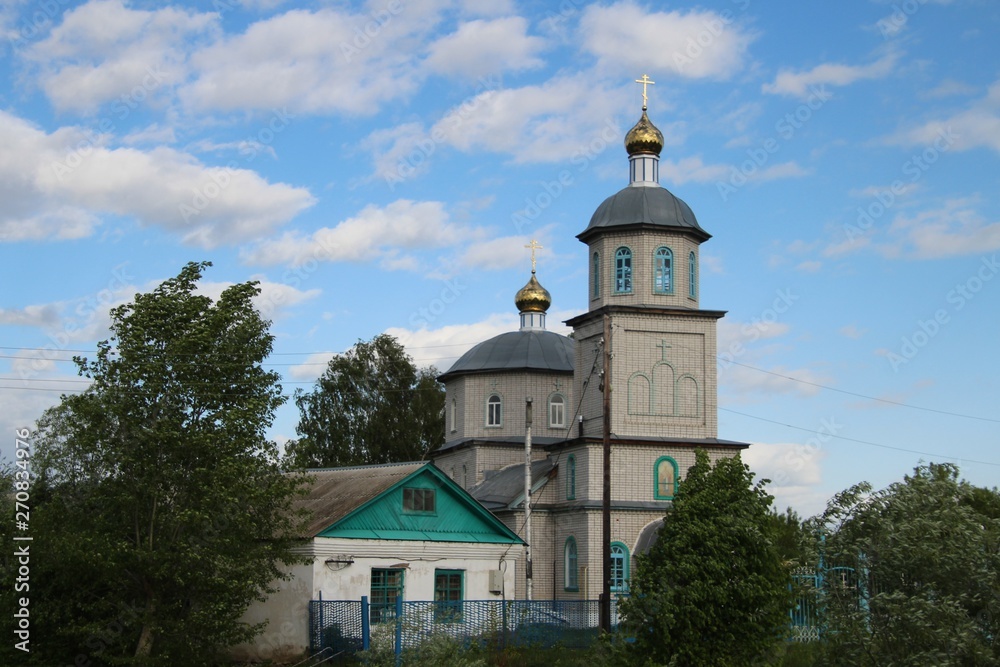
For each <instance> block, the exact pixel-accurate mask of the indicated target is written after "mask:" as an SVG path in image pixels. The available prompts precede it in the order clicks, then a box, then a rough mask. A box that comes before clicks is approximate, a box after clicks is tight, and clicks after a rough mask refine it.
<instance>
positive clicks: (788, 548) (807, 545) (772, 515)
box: [768, 507, 815, 567]
mask: <svg viewBox="0 0 1000 667" xmlns="http://www.w3.org/2000/svg"><path fill="white" fill-rule="evenodd" d="M768 519H769V520H770V522H771V531H772V533H773V534H774V544H775V547H776V548H777V550H778V555H779V556H781V559H782V560H783V561H784V562H785V563H786V564H787V565H789V566H791V567H804V566H814V565H815V550H814V549H813V548H812V547H813V540H812V536H811V533H810V532H809V531H808V530H807V529H806V526H805V524H804V523H803V521H802V519H801V517H799V515H798V513H797V512H796V511H795V510H793V509H792V508H791V507H788V508H785V513H784V514H779V513H778V512H776V511H774V510H773V508H772V511H771V512H769V513H768Z"/></svg>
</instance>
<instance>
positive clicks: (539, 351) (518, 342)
mask: <svg viewBox="0 0 1000 667" xmlns="http://www.w3.org/2000/svg"><path fill="white" fill-rule="evenodd" d="M574 345H575V341H574V340H573V339H572V338H569V337H568V336H561V335H559V334H557V333H552V332H551V331H511V332H508V333H504V334H500V335H499V336H494V337H493V338H490V339H489V340H487V341H484V342H482V343H480V344H479V345H476V346H475V347H473V348H472V349H471V350H469V351H468V352H466V353H465V354H463V355H462V356H461V357H459V359H458V361H456V362H455V363H454V364H453V365H452V367H451V368H449V369H448V372H446V373H442V374H441V375H439V376H438V380H441V381H442V382H444V381H445V380H450V379H451V378H453V377H456V376H458V375H465V374H471V373H487V372H490V371H519V370H534V371H555V372H557V373H572V372H573V346H574Z"/></svg>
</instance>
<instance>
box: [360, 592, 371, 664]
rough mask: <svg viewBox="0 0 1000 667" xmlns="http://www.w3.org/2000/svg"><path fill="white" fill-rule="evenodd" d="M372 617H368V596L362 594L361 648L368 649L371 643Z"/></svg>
mask: <svg viewBox="0 0 1000 667" xmlns="http://www.w3.org/2000/svg"><path fill="white" fill-rule="evenodd" d="M371 633H372V626H371V619H370V618H368V596H367V595H362V596H361V650H362V651H367V650H368V647H369V645H370V644H371Z"/></svg>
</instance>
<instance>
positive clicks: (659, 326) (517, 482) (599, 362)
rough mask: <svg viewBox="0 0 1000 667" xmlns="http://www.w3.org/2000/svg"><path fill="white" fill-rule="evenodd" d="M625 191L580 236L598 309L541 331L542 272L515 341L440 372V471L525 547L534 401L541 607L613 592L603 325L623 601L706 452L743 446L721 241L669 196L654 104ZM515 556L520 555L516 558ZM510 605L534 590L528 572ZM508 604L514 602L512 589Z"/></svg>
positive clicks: (525, 291)
mask: <svg viewBox="0 0 1000 667" xmlns="http://www.w3.org/2000/svg"><path fill="white" fill-rule="evenodd" d="M625 148H626V150H627V151H628V159H629V183H628V185H627V186H626V187H625V188H623V189H622V190H620V191H619V192H617V193H616V194H614V195H612V196H610V197H608V198H607V199H606V200H605V201H604V202H603V203H602V204H601V205H600V206H599V207H598V208H597V210H596V212H595V213H594V215H593V217H592V218H591V219H590V224H588V225H587V227H586V229H584V230H583V231H582V232H581V233H580V234H578V235H577V238H579V239H580V241H581V242H583V243H586V244H587V246H588V260H587V261H588V266H589V281H588V284H587V286H586V289H587V295H588V301H589V303H590V308H589V310H588V311H587V312H586V313H583V314H581V315H578V316H576V317H574V318H572V319H570V320H568V321H567V324H568V325H569V326H571V327H572V328H573V333H572V335H571V336H562V335H559V334H556V333H553V332H550V331H546V329H545V314H546V311H547V310H548V308H549V306H550V305H551V299H550V296H549V293H548V291H547V290H545V289H544V288H543V287H542V286H541V284H540V283H539V282H538V280H537V278H536V277H535V267H534V260H532V274H531V279H530V280H529V281H528V284H527V285H525V286H524V287H523V288H522V289H521V290H520V291H519V292H518V293H517V296H516V298H515V304H516V306H517V308H518V310H519V311H520V314H521V327H520V330H518V331H512V332H508V333H504V334H501V335H499V336H496V337H494V338H491V339H490V340H487V341H485V342H483V343H480V344H479V345H477V346H475V347H473V348H472V349H471V350H469V351H468V352H467V353H466V354H465V355H463V356H462V357H461V358H460V359H459V360H458V361H457V362H455V364H454V365H453V366H452V367H451V368H450V369H449V370H448V371H447V372H446V373H444V374H442V375H441V376H440V378H439V379H440V380H441V382H443V383H444V385H445V388H446V391H447V397H446V421H447V423H446V427H445V444H444V446H442V447H441V448H440V449H439V450H438V451H437V452H436V453H435V454H434V457H433V458H434V463H435V465H436V466H437V467H438V468H440V469H441V470H442V471H444V472H445V473H446V474H447V475H449V476H450V477H451V478H452V479H453V480H454V481H456V482H457V483H458V484H459V485H460V486H462V487H463V488H465V489H467V490H468V491H469V492H470V493H471V494H472V495H473V496H474V497H475V498H476V499H477V500H478V501H479V502H480V503H482V504H483V505H485V506H486V507H487V508H488V509H490V510H491V511H492V512H493V513H494V514H496V515H497V516H498V517H499V518H500V519H501V520H502V521H503V522H504V523H505V524H506V525H507V526H508V527H510V528H511V529H512V530H514V531H515V532H517V534H518V535H520V536H522V537H524V536H525V533H524V461H525V448H524V447H525V403H526V399H528V398H531V399H532V406H533V415H534V416H533V419H532V444H533V449H532V452H533V454H532V458H533V461H534V462H533V464H532V472H531V489H532V491H531V493H532V495H531V517H532V519H531V521H532V540H531V549H532V563H533V578H532V581H533V594H534V598H535V599H590V600H593V599H597V598H598V596H599V594H600V592H601V589H602V567H601V559H602V551H603V548H602V547H603V544H602V542H603V539H602V521H601V508H602V489H603V444H602V443H603V413H602V401H603V395H602V387H603V382H604V380H603V378H602V373H601V370H602V366H603V357H604V349H603V347H602V346H603V344H604V341H603V338H604V318H605V316H607V317H608V318H609V320H610V325H611V336H610V341H609V350H610V353H611V357H612V361H611V367H610V368H611V371H610V385H609V386H610V388H611V395H610V400H611V410H610V414H611V434H612V435H611V449H612V458H611V471H612V480H611V489H612V505H611V558H612V577H611V584H612V585H611V589H612V594H615V593H621V592H624V591H626V590H627V588H628V580H629V576H630V572H631V567H632V562H633V557H634V556H635V555H636V554H637V553H641V552H642V551H644V550H645V549H648V548H649V545H650V544H651V541H652V540H653V539H655V534H656V530H657V528H658V527H659V523H660V521H661V520H662V518H663V516H664V514H665V512H666V510H667V509H668V508H669V507H670V501H671V499H672V498H673V495H674V492H675V490H676V486H677V482H678V479H679V477H681V476H683V475H684V473H685V472H686V471H687V469H688V468H689V467H690V466H691V465H693V464H694V450H695V448H697V447H701V448H703V449H705V450H706V451H708V453H709V455H710V457H711V458H712V460H713V461H714V460H716V459H718V458H721V457H724V456H732V455H734V454H735V453H737V452H739V451H740V450H741V449H744V448H746V447H747V446H748V444H747V443H742V442H733V441H726V440H720V439H719V438H718V437H717V421H716V410H717V396H716V389H717V386H716V322H717V320H719V319H720V318H721V317H723V315H724V312H723V311H718V310H702V309H701V308H700V304H699V301H698V298H699V285H698V280H699V270H698V255H699V250H700V246H701V244H702V243H703V242H705V241H707V240H708V239H709V238H711V236H710V235H709V234H708V233H707V232H706V231H705V230H704V229H702V228H701V226H699V224H698V221H697V219H696V218H695V215H694V213H693V212H692V211H691V208H690V207H688V205H687V204H685V203H684V202H683V201H681V200H680V199H679V198H677V197H675V196H674V195H673V194H672V193H671V192H669V191H668V190H666V189H665V188H664V187H662V186H661V185H660V184H659V180H658V176H659V174H658V167H659V155H660V151H661V149H662V148H663V135H662V134H661V132H660V131H659V130H658V129H657V128H656V127H655V126H654V125H653V123H652V122H650V120H649V118H648V116H647V113H646V107H645V106H643V110H642V117H641V118H640V119H639V122H638V123H636V125H635V126H634V127H633V128H632V129H631V130H630V131H629V132H628V134H627V135H626V137H625ZM518 558H519V559H521V558H523V555H519V556H518ZM516 573H517V581H516V591H515V592H514V597H517V598H522V599H523V598H524V596H525V593H526V580H525V568H524V567H523V566H522V563H520V562H519V563H517V567H516ZM508 596H509V593H508Z"/></svg>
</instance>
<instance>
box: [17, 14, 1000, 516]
mask: <svg viewBox="0 0 1000 667" xmlns="http://www.w3.org/2000/svg"><path fill="white" fill-rule="evenodd" d="M998 31H1000V6H998V5H996V4H995V3H991V2H988V1H987V0H906V2H879V1H871V2H856V3H800V2H777V3H775V2H761V1H760V0H732V1H730V0H717V1H715V2H705V3H701V4H692V3H669V4H668V3H637V2H615V3H605V4H596V3H594V4H592V3H586V2H582V1H581V2H574V1H573V0H563V2H561V3H559V4H557V3H555V2H552V3H540V2H523V3H517V2H504V1H497V2H490V3H485V2H472V1H471V0H464V1H462V0H454V1H449V0H415V1H407V0H388V1H386V0H375V1H374V2H371V3H367V4H365V3H345V2H315V3H307V2H282V0H255V1H253V0H242V1H239V0H217V2H215V3H214V4H212V3H207V2H204V3H193V2H192V3H178V2H175V3H169V4H168V3H163V2H156V3H153V2H138V1H136V2H120V1H116V0H103V1H90V2H86V3H76V2H61V1H59V0H47V1H46V2H18V1H16V0H14V1H10V0H8V1H7V2H5V3H4V4H3V5H2V9H0V35H2V36H3V39H2V43H0V54H2V55H0V57H2V63H3V70H2V71H3V77H2V81H0V201H2V206H0V253H2V255H0V256H2V258H3V261H2V262H0V281H2V284H3V285H4V289H3V300H2V302H0V340H2V341H3V342H2V343H0V345H2V346H3V354H2V356H0V377H2V378H3V382H2V383H0V386H2V387H3V388H2V389H0V397H2V401H3V405H4V409H3V411H2V413H3V414H2V416H0V422H2V423H3V429H4V431H3V432H5V433H7V434H8V436H7V440H8V441H9V442H6V441H4V442H0V452H6V453H7V454H8V455H9V452H10V450H11V449H12V448H13V440H14V436H13V431H14V429H15V428H16V427H23V426H26V425H30V424H31V423H32V421H33V420H34V419H35V418H36V417H37V416H38V415H39V414H40V413H41V411H42V410H44V409H45V408H46V407H48V406H50V405H52V404H54V403H55V402H57V401H58V397H59V392H60V391H70V390H79V389H80V388H81V387H82V386H85V385H83V384H81V381H80V379H79V378H77V377H76V376H75V373H74V367H73V366H72V364H71V363H68V361H67V360H69V359H70V358H71V357H72V356H73V354H77V353H78V352H77V351H79V350H84V351H86V350H93V349H94V347H95V344H96V341H98V340H101V339H103V338H106V337H107V323H108V310H109V308H110V307H112V306H114V305H117V304H120V303H123V302H126V301H128V300H130V299H131V297H132V296H133V295H134V294H135V292H136V291H145V290H148V289H150V288H152V287H153V286H155V285H156V284H158V283H159V282H160V281H162V280H163V279H165V278H168V277H171V276H173V275H176V273H177V272H178V270H179V269H180V268H181V267H182V266H183V265H184V264H185V263H186V262H188V261H192V260H210V261H212V262H213V263H214V266H213V268H212V269H210V270H209V272H208V274H207V282H206V285H205V289H206V291H207V292H209V293H218V292H219V291H221V290H222V289H223V288H224V287H225V286H226V285H228V284H232V283H234V282H240V281H245V280H249V279H254V280H259V281H261V284H262V288H263V294H262V297H261V299H260V306H261V308H262V309H264V311H265V312H266V313H267V314H268V316H269V317H270V318H271V319H273V327H272V331H273V333H274V334H275V336H276V337H277V338H276V344H275V354H274V356H273V357H272V358H271V360H270V362H271V365H272V367H273V368H275V369H276V370H278V371H279V372H280V373H281V374H282V376H283V378H284V382H283V386H284V388H285V390H286V392H287V393H289V394H291V393H292V392H293V391H294V390H295V389H296V388H308V387H309V386H310V384H311V382H312V381H313V380H315V378H316V377H317V376H318V374H319V373H321V372H322V370H323V368H324V365H325V362H326V361H327V360H328V359H329V358H330V356H331V354H333V353H336V352H342V351H344V350H346V349H348V348H349V347H350V346H351V345H352V344H354V343H355V342H356V341H357V340H358V339H365V340H367V339H370V338H371V337H373V336H375V335H377V334H379V333H381V332H389V333H391V334H393V335H396V336H397V337H399V338H400V340H401V341H402V342H403V343H404V344H405V345H406V346H407V348H408V350H409V351H410V353H411V354H412V355H413V356H414V358H415V359H416V360H417V361H418V362H420V363H421V364H434V365H435V366H436V367H437V368H438V369H440V370H444V369H446V368H447V367H448V366H449V364H450V363H452V361H453V360H454V359H455V358H456V357H457V356H459V355H460V354H461V353H462V352H464V351H465V350H466V349H468V347H470V346H471V345H473V344H475V343H477V342H479V341H481V340H483V339H485V338H487V337H489V336H492V335H495V334H497V333H501V332H503V331H507V330H511V329H515V328H516V327H517V318H516V313H515V311H514V306H513V295H514V292H515V291H516V290H517V289H518V288H520V287H521V286H522V285H523V284H524V282H525V280H526V279H527V277H528V271H529V269H530V260H529V255H528V251H527V250H525V249H524V245H525V244H526V243H527V242H528V241H529V240H530V239H532V238H535V239H538V240H539V242H540V243H542V245H543V246H544V249H543V250H542V251H540V253H539V258H538V262H539V268H538V276H539V279H540V280H541V282H542V283H543V284H544V285H545V286H546V287H547V288H548V289H549V290H550V292H551V293H552V296H553V302H554V303H553V307H552V310H551V311H550V316H549V322H550V328H557V329H558V328H560V327H562V325H561V321H562V320H564V319H566V318H568V317H571V316H573V315H575V314H577V313H579V312H581V311H582V310H584V309H585V308H586V305H587V301H586V289H587V287H586V270H587V259H586V248H585V246H584V245H583V244H581V243H580V242H579V241H577V240H576V238H575V235H576V234H578V233H579V232H581V231H582V230H583V229H584V228H585V227H586V224H587V222H588V220H589V219H590V216H591V214H592V213H593V211H594V209H595V208H596V207H597V206H598V204H600V202H601V201H602V200H603V199H604V198H605V197H607V196H609V195H610V194H613V193H614V192H616V191H617V190H618V189H620V188H621V187H623V186H624V185H625V183H626V182H627V159H626V155H625V151H624V148H623V146H622V139H623V137H624V133H625V132H626V131H627V130H628V128H629V127H631V125H632V124H633V123H634V122H635V121H636V120H637V119H638V115H639V111H640V106H641V88H640V87H639V86H638V85H636V84H635V83H633V81H634V79H636V78H639V77H640V76H641V75H642V74H644V73H648V74H649V76H650V78H652V79H653V80H654V81H656V85H654V86H651V87H650V88H649V108H650V117H651V118H652V120H653V121H654V123H656V124H657V125H658V126H659V128H660V129H661V130H662V131H663V133H664V135H665V137H666V146H665V148H664V151H663V154H662V158H661V166H660V173H661V182H662V183H663V184H664V185H665V186H666V187H667V188H669V189H670V190H671V191H672V192H674V193H675V194H676V195H678V196H679V197H681V198H682V199H684V200H685V201H686V202H687V203H688V204H690V205H691V207H692V208H693V209H694V211H695V213H696V215H697V216H698V219H699V222H700V223H701V225H702V227H704V228H705V229H706V230H707V231H709V232H710V233H711V234H713V236H714V238H712V239H711V240H710V241H708V242H707V243H706V244H705V245H703V246H702V253H703V255H702V257H703V260H702V275H701V287H702V291H701V305H702V307H704V308H708V309H719V310H727V311H728V315H727V316H726V318H725V319H724V320H723V321H722V322H721V323H720V329H719V332H720V338H719V340H720V343H719V353H720V361H719V368H720V370H719V381H720V389H719V392H720V406H721V407H720V413H719V435H720V437H723V438H730V439H734V440H744V441H749V442H753V443H755V445H754V447H752V448H751V450H750V452H749V453H748V454H747V456H746V458H747V459H748V460H749V461H750V462H751V463H752V465H753V466H754V468H755V469H757V470H758V471H760V472H761V473H762V474H765V475H767V476H769V477H771V478H772V479H774V480H775V481H774V483H773V484H772V492H773V493H775V495H776V496H777V498H778V504H779V505H780V506H782V507H783V506H784V505H787V504H791V505H793V506H794V507H796V508H797V509H799V510H800V511H801V512H803V513H805V514H811V513H813V512H816V511H818V510H820V509H821V507H822V505H823V503H824V502H825V500H826V499H827V498H828V497H829V496H831V495H832V494H833V493H835V492H836V491H838V490H841V489H843V488H845V487H846V486H848V485H850V484H853V483H856V482H858V481H861V480H869V481H871V482H872V483H873V484H875V485H876V486H883V485H885V484H887V483H889V482H891V481H893V480H895V479H898V478H900V477H901V476H902V475H903V474H905V473H907V472H908V471H910V470H911V469H912V468H913V466H915V465H917V464H918V463H919V462H920V461H944V460H952V461H956V462H957V463H959V464H960V465H961V466H962V471H963V474H964V475H965V476H966V477H967V478H968V479H970V480H971V481H973V482H975V483H977V484H982V485H988V486H993V485H995V484H996V480H997V478H998V476H1000V452H998V451H997V444H998V443H997V433H998V424H1000V414H998V413H997V411H996V405H997V395H998V393H1000V391H998V390H1000V387H998V379H997V378H998V375H1000V355H998V354H997V353H996V350H995V341H996V337H997V329H998V326H997V325H998V324H1000V315H998V312H1000V311H998V308H997V304H998V301H1000V277H998V275H997V274H998V273H1000V265H998V264H997V260H998V257H1000V208H998V204H997V201H996V197H995V195H994V193H995V192H996V191H997V188H998V180H1000V169H998V168H997V167H998V159H997V158H998V151H1000V65H998V63H1000V45H998V44H997V41H996V39H995V35H996V34H997V32H998ZM559 330H563V329H559ZM296 420H297V412H296V410H295V408H294V406H293V405H291V404H289V405H286V406H285V408H283V409H282V412H281V414H280V416H279V419H278V420H277V422H276V423H275V425H274V428H273V429H272V436H273V437H275V438H276V439H278V440H279V441H283V440H284V439H287V438H288V437H294V430H295V423H296Z"/></svg>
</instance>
